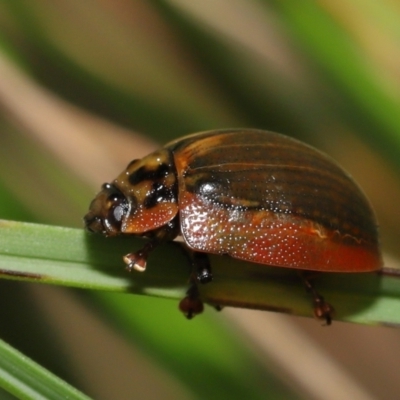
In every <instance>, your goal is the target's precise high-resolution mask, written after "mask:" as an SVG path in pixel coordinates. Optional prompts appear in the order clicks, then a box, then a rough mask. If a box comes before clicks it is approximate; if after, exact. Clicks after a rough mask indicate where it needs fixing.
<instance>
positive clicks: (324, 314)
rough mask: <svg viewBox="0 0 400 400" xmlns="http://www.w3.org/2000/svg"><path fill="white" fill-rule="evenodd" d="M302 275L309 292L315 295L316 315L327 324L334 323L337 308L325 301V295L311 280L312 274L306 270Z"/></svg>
mask: <svg viewBox="0 0 400 400" xmlns="http://www.w3.org/2000/svg"><path fill="white" fill-rule="evenodd" d="M301 277H302V279H303V282H304V285H305V287H306V289H307V291H308V292H309V293H311V295H312V297H313V306H314V316H315V318H316V319H318V320H319V321H323V322H325V325H330V324H331V323H332V315H333V314H334V312H335V309H334V308H333V306H332V305H331V304H329V303H328V302H326V301H325V299H324V297H323V296H321V295H320V294H319V293H318V292H317V290H316V289H315V287H314V285H313V284H312V282H311V279H312V276H311V275H310V274H307V273H305V272H303V273H301Z"/></svg>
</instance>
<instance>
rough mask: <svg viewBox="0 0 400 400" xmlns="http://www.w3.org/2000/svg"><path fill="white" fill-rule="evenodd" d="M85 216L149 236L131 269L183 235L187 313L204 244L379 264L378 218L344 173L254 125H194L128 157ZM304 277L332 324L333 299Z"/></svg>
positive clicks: (363, 267) (294, 263) (299, 264)
mask: <svg viewBox="0 0 400 400" xmlns="http://www.w3.org/2000/svg"><path fill="white" fill-rule="evenodd" d="M84 219H85V224H86V227H87V229H88V230H89V231H92V232H101V233H103V234H105V235H107V236H114V235H121V234H122V235H137V236H144V237H146V238H148V239H150V240H149V242H148V243H147V244H146V245H145V246H144V247H143V249H142V250H140V251H138V252H136V253H130V254H127V255H126V256H125V257H124V261H125V262H126V264H127V268H128V269H129V270H131V269H132V268H134V269H137V270H140V271H143V270H144V269H145V268H146V260H147V257H148V255H149V253H150V252H151V250H152V249H154V247H156V246H157V245H158V244H159V243H162V242H165V241H170V240H173V239H174V238H176V236H178V235H182V236H183V239H184V241H185V242H186V244H187V246H188V248H189V249H190V251H191V252H192V256H193V259H194V263H195V265H196V268H197V273H196V274H195V275H196V279H194V280H193V282H192V287H191V289H189V291H188V296H187V297H186V298H185V299H183V300H182V301H181V304H180V308H181V310H182V311H183V312H184V313H185V314H186V315H187V316H188V317H189V318H190V317H192V316H193V315H194V314H196V313H199V312H201V311H202V304H201V301H200V300H199V299H198V298H197V297H196V294H197V290H196V281H199V282H201V283H206V282H209V281H210V280H212V274H211V269H210V266H209V262H208V257H207V253H213V254H225V255H229V256H231V257H234V258H238V259H242V260H246V261H250V262H253V263H258V264H264V265H269V266H276V267H285V268H293V269H298V270H309V271H320V272H368V271H376V270H378V269H380V268H381V255H380V249H379V243H378V231H377V223H376V219H375V216H374V213H373V210H372V209H371V206H370V204H369V202H368V200H367V199H366V197H365V195H364V194H363V192H362V191H361V190H360V188H359V187H358V186H357V185H356V184H355V183H354V181H353V180H352V179H351V177H350V176H349V175H348V174H347V173H346V172H345V171H343V169H341V168H340V167H339V166H338V164H336V162H335V161H333V160H332V159H331V158H329V157H328V156H326V155H325V154H323V153H321V152H320V151H318V150H316V149H314V148H312V147H310V146H308V145H306V144H304V143H301V142H299V141H297V140H294V139H292V138H289V137H286V136H283V135H280V134H277V133H273V132H266V131H261V130H252V129H230V130H218V131H209V132H202V133H198V134H193V135H189V136H185V137H183V138H180V139H177V140H175V141H173V142H170V143H169V144H167V145H166V146H165V147H163V148H161V149H160V150H158V151H155V152H154V153H152V154H150V155H148V156H147V157H145V158H143V159H141V160H134V161H132V162H131V163H129V165H128V166H127V168H126V170H125V171H123V172H122V173H121V174H120V175H119V176H118V177H117V178H116V179H115V180H114V181H113V182H112V183H111V184H108V183H107V184H104V185H103V187H102V190H101V191H100V193H99V194H98V195H97V196H96V198H95V199H94V200H93V201H92V203H91V205H90V210H89V212H88V213H87V214H86V216H85V218H84ZM304 281H305V283H306V286H307V288H308V289H309V290H310V291H311V293H312V295H313V297H314V313H315V315H316V316H317V317H318V318H320V319H322V320H325V321H326V322H327V323H328V324H329V323H330V321H331V314H332V312H333V308H332V307H331V306H330V305H329V304H328V303H327V302H325V301H324V299H323V297H322V296H320V295H319V294H318V293H317V292H316V291H315V289H314V288H313V287H312V285H311V283H310V282H309V280H308V279H307V278H304Z"/></svg>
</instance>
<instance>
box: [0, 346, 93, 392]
mask: <svg viewBox="0 0 400 400" xmlns="http://www.w3.org/2000/svg"><path fill="white" fill-rule="evenodd" d="M0 387H2V388H3V389H5V390H6V391H7V392H9V393H11V394H13V395H14V396H16V397H17V398H18V399H27V400H28V399H29V400H31V399H35V400H39V399H52V400H57V399H60V400H61V399H70V400H88V399H89V397H87V396H86V395H84V394H83V393H81V392H79V391H78V390H77V389H75V388H74V387H72V386H71V385H69V384H68V383H66V382H65V381H63V380H61V379H60V378H58V377H56V376H55V375H53V374H52V373H51V372H49V371H48V370H46V369H45V368H43V367H41V366H40V365H38V364H36V363H35V362H34V361H32V360H31V359H29V358H27V357H26V356H25V355H23V354H21V353H20V352H19V351H17V350H15V349H13V348H12V347H11V346H9V345H8V344H6V343H5V342H3V341H2V340H0Z"/></svg>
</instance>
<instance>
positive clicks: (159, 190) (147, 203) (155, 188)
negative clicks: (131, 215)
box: [143, 182, 178, 209]
mask: <svg viewBox="0 0 400 400" xmlns="http://www.w3.org/2000/svg"><path fill="white" fill-rule="evenodd" d="M177 190H178V187H177V184H176V182H175V183H174V184H173V185H172V187H167V186H165V185H163V184H162V183H159V182H154V183H153V185H152V188H151V191H150V193H149V194H148V195H147V196H146V199H145V200H144V204H143V206H144V207H145V208H147V209H149V208H152V207H155V206H156V205H157V204H160V203H166V202H170V203H176V201H177V197H178V195H177Z"/></svg>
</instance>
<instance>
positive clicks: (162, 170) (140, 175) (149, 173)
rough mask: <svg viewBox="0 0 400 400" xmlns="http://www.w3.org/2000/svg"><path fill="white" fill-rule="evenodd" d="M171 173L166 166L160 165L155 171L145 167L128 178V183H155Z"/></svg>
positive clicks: (169, 168)
mask: <svg viewBox="0 0 400 400" xmlns="http://www.w3.org/2000/svg"><path fill="white" fill-rule="evenodd" d="M170 171H171V166H170V165H168V164H160V165H159V166H157V168H156V169H149V168H148V167H146V166H143V167H140V168H139V169H137V170H136V171H135V172H134V173H132V174H131V175H130V176H129V183H130V184H132V185H137V184H138V183H140V182H143V181H155V180H159V179H162V178H164V177H165V176H166V175H167V174H168V173H169V172H170Z"/></svg>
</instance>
